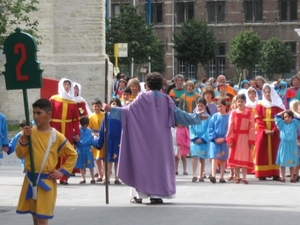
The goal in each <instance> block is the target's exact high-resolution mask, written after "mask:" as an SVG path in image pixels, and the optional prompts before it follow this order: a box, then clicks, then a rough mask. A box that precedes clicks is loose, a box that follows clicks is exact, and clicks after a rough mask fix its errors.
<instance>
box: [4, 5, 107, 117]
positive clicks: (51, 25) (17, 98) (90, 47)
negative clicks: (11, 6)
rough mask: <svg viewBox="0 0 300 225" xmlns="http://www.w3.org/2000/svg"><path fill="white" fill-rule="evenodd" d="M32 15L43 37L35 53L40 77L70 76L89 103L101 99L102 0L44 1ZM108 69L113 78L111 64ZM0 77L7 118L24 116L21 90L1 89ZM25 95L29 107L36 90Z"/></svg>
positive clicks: (102, 50)
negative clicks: (41, 72) (41, 74)
mask: <svg viewBox="0 0 300 225" xmlns="http://www.w3.org/2000/svg"><path fill="white" fill-rule="evenodd" d="M33 16H36V17H37V19H38V21H39V35H41V36H42V38H43V39H42V40H41V42H42V44H41V45H39V50H40V51H39V52H38V60H39V61H40V62H41V68H43V69H44V72H43V77H46V78H55V79H60V78H63V77H65V78H69V79H71V80H73V81H76V82H78V83H80V84H81V86H82V96H83V97H84V98H85V99H86V101H87V102H88V103H89V104H90V103H91V101H92V99H94V98H96V97H100V98H101V100H102V101H104V71H105V64H104V63H105V58H106V57H107V56H106V54H105V1H104V0H89V1H86V0H76V1H74V0H43V1H40V5H39V11H38V13H36V14H35V15H33ZM110 72H111V75H110V77H112V66H111V65H110ZM0 79H1V80H0V85H1V89H0V94H1V97H0V109H1V110H2V112H4V114H6V116H7V117H8V118H9V119H16V118H17V119H20V120H21V119H23V117H24V110H23V99H22V94H21V92H20V91H6V90H4V89H5V82H4V77H2V78H0ZM3 85H4V88H3ZM28 95H29V96H30V97H29V104H30V108H31V104H32V103H33V102H34V101H35V100H36V99H38V98H39V90H31V91H29V94H28ZM4 96H5V97H4ZM19 106H20V109H19V110H15V109H16V107H19Z"/></svg>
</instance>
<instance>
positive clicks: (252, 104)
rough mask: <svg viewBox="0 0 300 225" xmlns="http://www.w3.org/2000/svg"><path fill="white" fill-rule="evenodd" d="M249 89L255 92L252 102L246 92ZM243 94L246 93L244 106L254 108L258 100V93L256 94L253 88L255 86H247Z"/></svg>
mask: <svg viewBox="0 0 300 225" xmlns="http://www.w3.org/2000/svg"><path fill="white" fill-rule="evenodd" d="M250 91H254V92H255V101H254V102H252V101H251V100H250V98H249V95H248V93H249V92H250ZM245 95H246V105H245V106H246V107H249V108H251V109H253V108H255V107H256V105H257V103H258V102H259V99H258V94H257V91H256V90H255V88H253V87H249V88H248V89H247V90H246V93H245Z"/></svg>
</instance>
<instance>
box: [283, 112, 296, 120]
mask: <svg viewBox="0 0 300 225" xmlns="http://www.w3.org/2000/svg"><path fill="white" fill-rule="evenodd" d="M284 114H288V115H289V116H290V117H292V119H294V117H295V115H294V113H293V111H291V110H286V111H285V112H284V113H282V114H281V119H283V120H284Z"/></svg>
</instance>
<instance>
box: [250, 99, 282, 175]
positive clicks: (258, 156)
mask: <svg viewBox="0 0 300 225" xmlns="http://www.w3.org/2000/svg"><path fill="white" fill-rule="evenodd" d="M282 111H283V109H281V108H279V107H277V106H273V107H270V108H266V107H264V105H263V103H261V102H260V103H259V104H257V106H256V115H255V122H256V124H257V126H258V130H257V134H256V151H255V177H258V178H265V177H272V176H273V177H278V176H279V166H278V165H276V163H275V162H276V157H277V152H278V146H279V143H280V137H279V131H278V129H277V127H276V125H275V121H274V118H275V115H276V114H277V113H280V112H282ZM265 130H273V131H274V133H273V135H271V134H265Z"/></svg>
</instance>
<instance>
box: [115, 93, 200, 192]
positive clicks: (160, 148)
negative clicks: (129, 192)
mask: <svg viewBox="0 0 300 225" xmlns="http://www.w3.org/2000/svg"><path fill="white" fill-rule="evenodd" d="M110 115H111V118H115V119H120V120H121V122H122V129H123V132H122V137H121V146H120V154H119V166H118V172H117V173H118V176H119V177H120V179H121V180H122V181H123V182H124V183H125V184H127V185H128V186H131V187H134V188H135V189H136V191H138V192H142V193H144V194H147V195H155V196H162V197H163V196H170V195H174V194H175V193H176V187H175V167H174V152H173V143H172V135H171V127H173V126H174V125H175V122H178V123H179V124H182V125H186V126H187V125H194V124H199V123H200V122H201V119H200V116H199V115H198V114H189V113H186V112H184V111H181V110H180V109H178V108H177V107H176V106H175V104H174V102H173V101H172V99H171V98H170V97H169V96H168V95H166V94H164V93H161V92H159V91H147V92H144V93H141V94H140V95H138V96H137V97H136V98H135V100H134V101H133V102H132V103H131V104H130V105H128V106H126V107H123V108H118V107H113V108H111V113H110Z"/></svg>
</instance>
